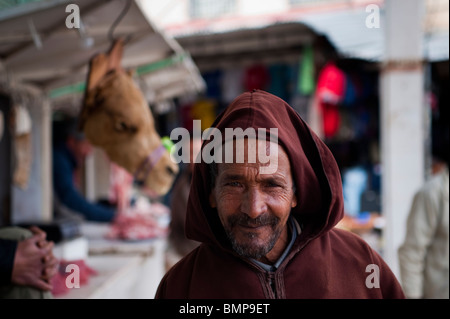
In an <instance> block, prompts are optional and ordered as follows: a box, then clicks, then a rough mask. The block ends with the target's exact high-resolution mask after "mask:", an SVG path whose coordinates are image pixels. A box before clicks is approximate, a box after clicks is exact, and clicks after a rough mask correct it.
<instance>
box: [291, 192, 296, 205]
mask: <svg viewBox="0 0 450 319" xmlns="http://www.w3.org/2000/svg"><path fill="white" fill-rule="evenodd" d="M295 206H297V195H295V191H294V194H292V203H291V208H294V207H295Z"/></svg>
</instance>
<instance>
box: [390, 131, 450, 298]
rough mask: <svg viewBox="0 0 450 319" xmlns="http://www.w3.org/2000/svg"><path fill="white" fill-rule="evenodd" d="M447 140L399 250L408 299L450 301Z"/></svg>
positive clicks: (415, 204) (415, 202) (417, 200)
mask: <svg viewBox="0 0 450 319" xmlns="http://www.w3.org/2000/svg"><path fill="white" fill-rule="evenodd" d="M448 153H449V145H448V140H447V143H446V145H445V146H443V147H442V148H439V149H437V148H436V150H435V151H434V152H433V166H432V176H431V178H430V179H429V180H428V181H427V182H425V184H424V185H423V186H422V187H421V188H420V189H419V190H418V191H417V192H416V194H415V195H414V199H413V201H412V205H411V209H410V211H409V215H408V220H407V229H406V236H405V240H404V242H403V244H402V246H400V248H399V251H398V253H399V264H400V273H401V281H402V286H403V290H404V292H405V294H406V296H407V297H408V298H424V299H448V298H449V177H448V174H449V173H448V160H449V157H448V155H449V154H448Z"/></svg>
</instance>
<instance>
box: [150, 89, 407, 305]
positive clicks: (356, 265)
mask: <svg viewBox="0 0 450 319" xmlns="http://www.w3.org/2000/svg"><path fill="white" fill-rule="evenodd" d="M213 127H216V128H217V129H219V130H220V131H221V132H222V134H223V135H225V134H224V133H225V128H242V129H243V130H245V129H246V128H254V129H255V131H257V129H258V128H266V129H267V131H269V129H270V128H278V144H279V145H280V146H281V147H282V149H283V150H284V151H285V153H286V154H287V155H288V157H289V162H290V169H291V174H292V177H293V181H294V183H295V186H296V187H295V195H296V199H297V205H296V206H295V207H294V208H292V209H291V212H290V215H291V217H293V218H294V219H295V221H296V223H295V224H296V225H297V228H298V227H300V230H299V231H298V235H297V236H296V238H295V237H294V238H295V241H292V243H293V244H292V246H291V247H290V249H289V251H288V252H287V255H285V258H284V259H283V261H282V262H281V264H279V265H278V267H277V268H276V269H275V270H273V271H270V270H267V269H265V268H264V267H261V266H259V265H258V264H256V263H254V262H252V261H251V260H250V259H249V258H245V257H241V255H239V254H237V253H236V252H235V251H234V250H233V248H232V246H231V244H230V242H229V240H228V239H227V236H226V234H225V231H224V227H223V226H222V223H221V220H220V219H219V215H218V212H217V210H216V209H215V208H212V207H211V205H210V202H209V200H208V198H209V196H210V193H211V189H212V185H211V170H210V168H209V166H208V164H207V163H205V161H201V162H200V163H198V164H195V168H194V174H193V180H192V184H191V190H190V197H189V202H188V207H187V216H186V236H187V237H188V238H190V239H192V240H195V241H198V242H201V243H202V244H201V245H200V246H199V247H197V248H196V249H194V250H193V251H192V252H191V253H189V254H188V255H187V256H186V257H185V258H183V259H182V260H181V261H180V262H178V263H177V264H176V265H175V266H174V267H172V268H171V269H170V270H169V271H168V272H167V273H166V275H165V276H164V278H163V279H162V281H161V283H160V285H159V287H158V290H157V293H156V298H161V299H162V298H178V299H185V298H188V299H194V298H203V299H210V298H220V299H232V298H239V299H261V298H288V299H297V298H309V299H322V298H334V299H336V298H338V299H344V298H345V299H349V298H359V299H361V298H405V296H404V294H403V291H402V289H401V286H400V284H399V282H398V281H397V279H396V278H395V276H394V274H393V273H392V271H391V270H390V269H389V267H388V266H387V264H386V263H385V261H384V260H383V259H382V258H381V257H380V255H379V254H378V253H377V252H376V251H374V250H373V249H372V248H371V247H370V246H369V245H368V244H367V243H366V242H365V241H364V240H362V239H361V238H360V237H359V236H358V235H356V234H353V233H351V232H349V231H346V230H342V229H339V228H336V227H335V226H336V224H337V223H338V222H339V221H340V220H341V218H342V217H343V214H344V211H343V197H342V196H343V195H342V185H341V176H340V172H339V169H338V166H337V164H336V161H335V159H334V157H333V155H332V153H331V152H330V150H329V149H328V147H327V146H326V145H325V144H324V143H323V142H322V141H321V140H320V139H319V138H318V136H316V134H314V132H313V131H312V130H311V129H310V128H309V127H308V125H307V124H306V123H305V122H304V121H303V120H302V119H301V118H300V117H299V115H298V114H297V113H296V112H295V110H294V109H293V108H292V107H291V106H289V105H288V104H287V103H286V102H284V101H283V100H281V99H280V98H278V97H276V96H274V95H272V94H269V93H267V92H264V91H260V90H255V91H252V92H246V93H243V94H242V95H240V96H239V97H237V98H236V99H235V100H234V101H233V102H232V103H231V104H230V105H229V106H228V108H227V109H225V110H224V112H222V113H221V114H220V115H219V116H218V118H217V119H216V121H215V122H214V123H213ZM267 135H268V134H267ZM223 138H224V137H223ZM210 141H211V140H209V141H208V140H207V141H205V142H204V143H203V145H202V149H203V148H204V147H205V145H207V143H208V142H210ZM291 236H292V234H291ZM377 270H379V272H377Z"/></svg>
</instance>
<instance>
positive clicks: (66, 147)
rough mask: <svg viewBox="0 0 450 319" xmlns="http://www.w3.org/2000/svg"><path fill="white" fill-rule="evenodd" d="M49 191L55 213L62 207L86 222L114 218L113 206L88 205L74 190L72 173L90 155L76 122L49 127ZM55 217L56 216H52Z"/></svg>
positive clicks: (70, 120) (57, 122)
mask: <svg viewBox="0 0 450 319" xmlns="http://www.w3.org/2000/svg"><path fill="white" fill-rule="evenodd" d="M53 136H54V140H53V188H54V197H56V198H55V201H56V202H57V203H58V204H57V205H55V206H56V209H59V210H63V209H61V206H63V207H64V208H65V209H66V211H67V209H68V210H69V211H71V212H73V213H75V214H78V215H79V216H81V217H82V218H83V219H85V220H88V221H97V222H109V221H111V220H112V219H113V218H114V216H115V209H114V206H113V205H105V204H101V203H96V202H91V201H89V200H87V199H86V198H85V196H84V195H83V194H82V193H81V192H80V190H79V189H78V188H77V186H76V183H75V180H74V172H75V171H76V169H77V167H79V165H80V164H81V163H82V161H84V159H85V158H86V156H88V155H89V153H90V152H91V151H92V146H91V145H90V143H89V141H88V140H87V139H86V138H85V136H84V134H83V133H82V132H80V131H79V130H78V127H77V120H76V119H64V120H61V121H54V123H53ZM55 215H58V212H55Z"/></svg>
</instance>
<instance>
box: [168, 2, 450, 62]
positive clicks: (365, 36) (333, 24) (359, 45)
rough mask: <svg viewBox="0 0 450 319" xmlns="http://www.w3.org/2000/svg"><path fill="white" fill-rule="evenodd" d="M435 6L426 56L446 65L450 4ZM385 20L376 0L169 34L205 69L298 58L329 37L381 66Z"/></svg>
mask: <svg viewBox="0 0 450 319" xmlns="http://www.w3.org/2000/svg"><path fill="white" fill-rule="evenodd" d="M372 2H373V3H372ZM367 3H369V4H371V5H372V6H375V8H376V9H378V10H379V11H378V12H377V14H379V21H373V20H371V14H374V12H373V11H371V10H369V9H371V7H368V4H367ZM434 4H435V2H433V3H431V5H430V4H428V1H427V9H426V15H425V19H424V20H425V21H424V22H425V23H424V32H423V51H424V52H423V57H424V60H425V61H429V62H438V61H446V60H448V59H449V42H448V38H449V29H448V3H447V4H446V6H445V3H444V2H442V1H436V4H439V5H440V7H439V6H437V5H434ZM441 7H442V8H441ZM441 11H442V12H441ZM445 12H447V22H446V24H445V23H443V25H438V23H437V22H438V21H441V22H442V21H443V20H445V19H442V17H441V16H440V17H438V14H440V13H445ZM385 15H386V12H385V9H384V5H383V1H380V0H376V1H370V2H367V1H366V2H362V4H359V5H358V4H355V5H352V6H350V7H349V6H342V7H337V8H334V7H332V8H328V9H327V8H325V9H320V10H319V9H317V10H312V9H311V10H302V9H299V10H292V11H288V12H285V13H283V14H278V13H274V14H266V15H255V16H250V17H248V18H246V19H242V18H239V17H231V18H230V17H225V18H221V19H213V20H209V21H207V20H204V21H200V22H196V21H194V22H192V23H190V24H187V25H183V26H182V27H180V26H179V25H175V26H173V27H172V28H170V27H169V28H168V31H169V32H170V33H171V34H172V35H173V36H174V37H175V39H176V40H177V41H178V42H179V43H180V44H181V45H182V46H183V48H185V49H186V50H188V51H189V52H191V55H192V56H193V57H194V59H195V61H196V63H197V65H198V67H199V68H200V69H201V70H203V69H209V68H213V67H214V65H215V64H217V63H222V64H224V65H235V64H236V63H238V64H246V63H247V61H260V60H264V59H265V61H270V59H272V60H278V61H279V60H283V59H291V60H292V59H293V58H294V59H295V58H296V57H298V54H299V52H301V48H302V46H305V45H308V44H311V43H312V42H313V40H314V38H315V37H317V36H324V37H326V39H327V40H328V41H329V43H330V44H331V45H332V46H333V47H334V49H335V50H336V51H337V52H338V53H339V55H340V56H342V57H344V58H350V59H361V60H366V61H369V62H374V63H382V62H383V61H385V59H386V54H385V32H387V31H386V23H385V21H386V20H385ZM377 22H378V23H377ZM441 22H440V23H441ZM227 62H228V63H227Z"/></svg>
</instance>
